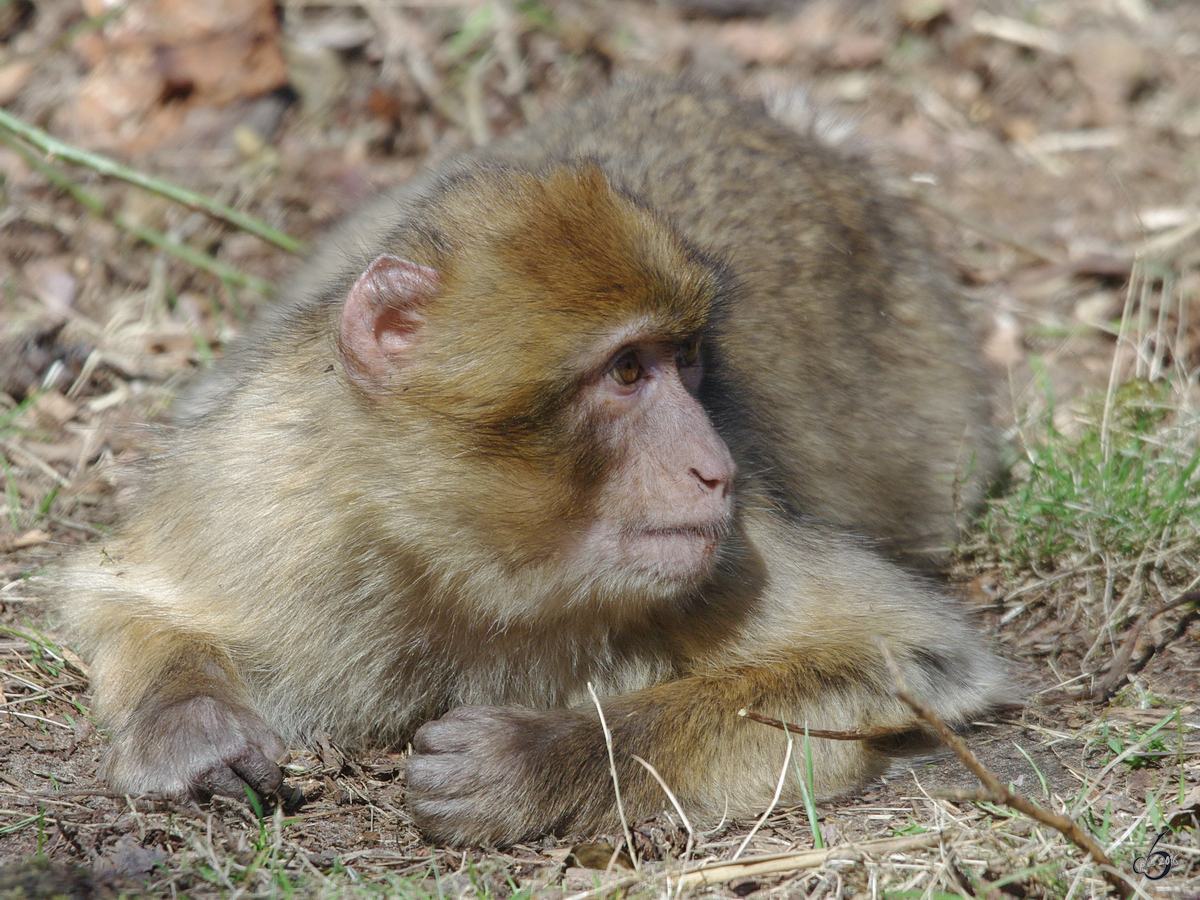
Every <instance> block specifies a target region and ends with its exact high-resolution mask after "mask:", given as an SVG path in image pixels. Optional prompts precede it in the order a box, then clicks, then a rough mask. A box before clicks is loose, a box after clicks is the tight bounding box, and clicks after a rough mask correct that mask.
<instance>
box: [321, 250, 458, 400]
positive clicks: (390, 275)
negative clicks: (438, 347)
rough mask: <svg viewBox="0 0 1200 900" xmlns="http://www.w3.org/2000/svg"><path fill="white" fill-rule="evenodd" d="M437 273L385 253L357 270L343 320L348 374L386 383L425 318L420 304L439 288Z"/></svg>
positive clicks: (375, 384)
mask: <svg viewBox="0 0 1200 900" xmlns="http://www.w3.org/2000/svg"><path fill="white" fill-rule="evenodd" d="M440 280H441V279H440V278H439V277H438V273H437V272H435V271H434V270H433V269H428V268H426V267H425V266H419V265H417V264H416V263H413V262H409V261H408V260H406V259H401V258H400V257H398V256H393V255H392V254H390V253H384V254H383V255H382V256H379V257H377V258H376V259H375V261H374V262H373V263H371V265H369V266H367V270H366V271H365V272H363V273H362V274H361V275H359V276H358V280H357V281H356V282H354V286H353V287H352V288H350V293H348V294H347V295H346V302H345V303H344V304H343V305H342V319H341V323H340V324H339V326H338V347H339V348H340V350H341V354H342V364H343V365H344V366H345V368H346V374H348V375H349V376H350V377H351V378H352V379H354V380H355V381H356V382H358V383H359V384H360V385H361V386H362V387H364V388H367V389H369V390H379V389H380V388H383V387H385V386H386V385H387V383H388V380H389V376H391V375H392V373H394V372H395V371H396V370H397V369H398V368H400V367H401V366H403V365H404V363H405V356H406V354H407V352H408V350H409V348H410V347H411V346H412V344H413V342H414V341H416V339H417V333H418V331H419V330H420V327H421V325H422V324H423V322H424V318H423V317H422V316H421V307H422V306H423V305H424V304H425V301H427V300H428V299H429V298H430V297H432V296H433V295H434V294H435V293H436V292H437V289H438V283H439V281H440Z"/></svg>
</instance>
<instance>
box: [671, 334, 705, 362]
mask: <svg viewBox="0 0 1200 900" xmlns="http://www.w3.org/2000/svg"><path fill="white" fill-rule="evenodd" d="M699 359H700V338H692V339H691V340H690V341H688V342H687V343H685V344H680V345H679V349H678V350H677V351H675V364H676V365H677V366H680V367H681V368H691V367H692V366H694V365H696V362H697V361H698V360H699Z"/></svg>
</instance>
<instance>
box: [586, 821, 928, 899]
mask: <svg viewBox="0 0 1200 900" xmlns="http://www.w3.org/2000/svg"><path fill="white" fill-rule="evenodd" d="M941 840H942V835H941V833H939V832H926V833H925V834H915V835H907V836H905V837H899V838H884V839H883V840H879V841H863V842H862V843H861V844H842V845H840V846H838V847H828V848H826V849H824V850H803V851H801V852H799V853H770V854H763V855H761V856H748V857H746V858H745V859H740V860H738V861H737V862H719V863H710V864H709V865H705V866H701V867H699V868H696V869H688V870H685V871H684V872H682V873H680V876H679V877H680V883H681V884H682V886H683V888H685V889H686V888H690V887H695V886H697V885H701V884H722V883H724V882H727V881H733V880H734V879H737V878H749V877H753V876H757V875H773V874H775V873H776V872H792V871H795V870H797V869H815V868H816V867H817V866H822V865H824V864H825V863H827V862H828V861H829V860H830V859H845V858H847V857H850V856H851V855H853V854H859V853H861V854H867V853H869V854H871V855H873V856H888V855H890V854H892V853H907V852H909V851H910V850H919V849H921V848H923V847H932V846H935V845H936V844H938V843H940V842H941ZM645 880H646V879H645V877H644V876H641V875H626V876H625V877H624V878H619V879H617V880H615V881H612V882H609V883H608V884H605V885H601V886H600V887H596V888H592V889H590V890H587V891H582V892H580V893H578V894H571V895H570V896H568V897H566V898H564V900H594V898H597V897H603V896H605V895H607V894H616V893H618V892H621V891H624V890H625V889H626V888H630V887H633V886H634V885H637V884H642V883H643V882H645Z"/></svg>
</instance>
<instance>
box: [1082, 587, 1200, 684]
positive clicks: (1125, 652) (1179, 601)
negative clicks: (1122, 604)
mask: <svg viewBox="0 0 1200 900" xmlns="http://www.w3.org/2000/svg"><path fill="white" fill-rule="evenodd" d="M1197 601H1200V591H1188V592H1187V593H1186V594H1183V595H1182V596H1179V597H1176V598H1175V599H1174V600H1172V601H1171V602H1170V603H1166V604H1164V605H1162V606H1160V607H1159V608H1158V609H1155V610H1152V611H1150V612H1147V613H1143V614H1142V615H1141V616H1139V617H1138V620H1137V621H1136V622H1134V623H1133V626H1132V627H1131V628H1130V629H1129V633H1128V634H1127V635H1126V636H1125V643H1124V644H1122V645H1121V649H1120V650H1118V651H1117V654H1116V656H1114V657H1113V661H1112V663H1111V664H1110V665H1109V668H1108V674H1107V675H1105V676H1104V677H1103V678H1102V679H1100V681H1099V682H1097V684H1096V686H1095V687H1094V688H1093V689H1092V690H1090V691H1080V692H1078V693H1077V694H1072V695H1069V696H1068V697H1066V698H1065V699H1067V700H1092V701H1094V702H1098V701H1101V700H1107V699H1108V698H1109V697H1111V696H1112V695H1113V693H1114V692H1115V691H1116V689H1117V684H1118V682H1120V680H1121V679H1122V678H1125V677H1127V676H1129V675H1136V674H1137V673H1138V672H1140V671H1141V670H1142V669H1144V668H1145V667H1146V664H1147V663H1149V662H1150V660H1151V659H1153V658H1154V655H1155V654H1156V653H1158V652H1159V651H1160V650H1162V649H1163V648H1164V647H1165V646H1166V645H1167V644H1169V643H1170V642H1171V641H1173V640H1176V639H1178V638H1179V637H1180V636H1181V635H1182V634H1183V633H1184V631H1186V630H1187V628H1188V626H1189V625H1190V624H1191V623H1192V620H1193V619H1195V618H1196V617H1197V616H1200V608H1197V609H1194V610H1189V611H1188V613H1187V614H1185V615H1184V617H1183V619H1181V620H1180V622H1179V623H1178V624H1176V626H1175V628H1174V629H1173V632H1172V633H1171V634H1170V635H1168V636H1167V637H1166V638H1164V639H1163V640H1162V642H1161V643H1151V644H1150V646H1149V647H1147V648H1146V649H1145V650H1143V651H1142V654H1141V656H1139V657H1138V658H1137V660H1136V661H1133V651H1134V649H1135V648H1136V646H1137V642H1138V639H1139V638H1140V637H1141V636H1142V631H1143V630H1144V629H1145V627H1146V626H1147V625H1149V624H1150V623H1151V622H1152V621H1153V620H1154V619H1156V618H1158V617H1159V616H1161V615H1162V614H1163V613H1165V612H1169V611H1171V610H1173V609H1176V608H1177V607H1180V606H1183V605H1185V604H1187V603H1196V602H1197Z"/></svg>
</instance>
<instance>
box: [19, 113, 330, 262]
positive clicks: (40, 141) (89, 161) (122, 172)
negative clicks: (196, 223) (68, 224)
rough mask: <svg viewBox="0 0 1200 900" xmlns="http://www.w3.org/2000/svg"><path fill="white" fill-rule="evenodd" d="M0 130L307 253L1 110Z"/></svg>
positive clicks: (278, 234) (265, 228) (231, 212)
mask: <svg viewBox="0 0 1200 900" xmlns="http://www.w3.org/2000/svg"><path fill="white" fill-rule="evenodd" d="M0 128H3V129H4V130H5V131H7V132H9V133H10V134H15V135H17V136H19V137H21V138H23V139H24V140H26V141H28V142H29V143H31V144H33V146H35V147H37V148H38V149H39V150H41V151H42V152H43V153H45V154H46V155H47V156H50V157H57V158H59V159H65V160H67V161H68V162H73V163H78V164H79V165H81V166H87V167H88V168H89V169H92V170H93V171H95V172H99V173H100V174H101V175H109V176H111V177H113V178H119V179H120V180H121V181H125V182H128V183H129V184H132V185H136V186H137V187H140V188H144V189H145V190H148V191H152V192H153V193H155V194H159V195H161V196H163V197H166V198H167V199H169V200H174V201H175V202H176V203H182V204H183V205H184V206H186V207H188V208H189V209H198V210H201V211H203V212H206V213H208V214H209V215H211V216H215V217H216V218H218V219H223V220H224V221H226V222H228V223H229V224H230V225H233V226H234V227H235V228H240V229H242V230H243V231H248V232H250V233H251V234H254V235H257V236H258V237H260V238H262V239H263V240H265V241H270V242H271V243H272V244H274V245H275V246H277V247H279V248H281V249H283V250H287V251H288V252H289V253H300V254H306V253H308V247H306V246H305V245H304V244H303V243H302V242H300V241H298V240H296V239H295V238H293V237H290V236H289V235H286V234H284V233H283V232H282V231H278V230H276V229H274V228H272V227H271V226H270V225H267V224H266V223H265V222H262V221H260V220H258V219H255V218H252V217H251V216H248V215H246V214H245V213H241V212H238V211H237V210H236V209H232V208H230V207H228V206H225V205H223V204H221V203H217V202H216V201H215V200H211V199H209V198H208V197H205V196H204V195H202V194H197V193H196V192H195V191H189V190H187V189H186V188H181V187H179V186H178V185H174V184H170V183H169V182H166V181H162V180H161V179H158V178H152V177H150V176H149V175H144V174H142V173H141V172H138V171H137V170H136V169H131V168H129V167H128V166H123V165H121V164H120V163H119V162H117V161H116V160H112V159H109V158H108V157H106V156H101V155H100V154H98V153H91V152H89V151H87V150H83V149H81V148H79V147H75V146H73V145H71V144H68V143H66V142H64V141H60V140H59V139H58V138H56V137H54V136H53V135H51V134H48V133H47V132H45V131H42V129H40V128H37V127H36V126H33V125H29V124H27V123H25V122H22V121H21V120H20V119H18V118H17V117H16V116H14V115H13V114H12V113H10V112H8V111H7V110H4V109H0Z"/></svg>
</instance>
